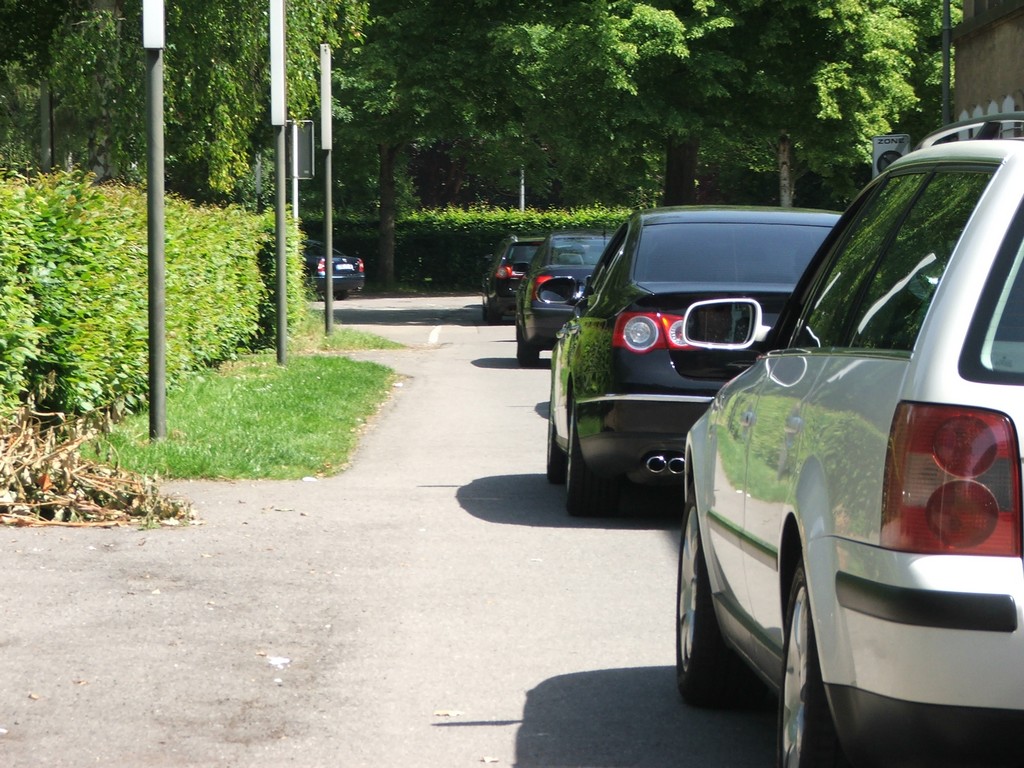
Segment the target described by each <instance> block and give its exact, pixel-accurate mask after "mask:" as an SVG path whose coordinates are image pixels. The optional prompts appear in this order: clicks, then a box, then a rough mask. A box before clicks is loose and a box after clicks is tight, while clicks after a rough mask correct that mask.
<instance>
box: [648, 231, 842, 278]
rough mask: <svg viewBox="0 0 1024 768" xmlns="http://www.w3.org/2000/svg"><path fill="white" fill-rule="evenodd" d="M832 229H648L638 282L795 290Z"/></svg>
mask: <svg viewBox="0 0 1024 768" xmlns="http://www.w3.org/2000/svg"><path fill="white" fill-rule="evenodd" d="M830 229H831V227H829V226H815V225H811V224H765V223H738V222H715V223H713V222H702V223H696V222H691V223H684V222H674V223H665V224H649V225H648V226H646V227H644V231H643V234H642V235H641V237H640V245H639V249H638V251H637V258H636V266H635V269H634V275H633V277H634V279H635V280H636V281H637V282H639V283H642V282H659V283H669V282H679V281H686V282H691V281H694V282H701V283H767V284H772V283H774V284H779V285H795V284H796V281H797V280H798V279H799V278H800V275H801V274H802V273H803V271H804V268H805V267H806V266H807V263H808V262H809V261H810V260H811V257H812V256H813V255H814V252H815V251H816V250H817V249H818V246H819V245H821V242H822V241H823V240H824V239H825V237H826V236H827V235H828V233H829V230H830Z"/></svg>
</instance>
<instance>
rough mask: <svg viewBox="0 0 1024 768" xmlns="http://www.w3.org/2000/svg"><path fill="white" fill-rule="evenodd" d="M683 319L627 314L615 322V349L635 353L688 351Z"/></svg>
mask: <svg viewBox="0 0 1024 768" xmlns="http://www.w3.org/2000/svg"><path fill="white" fill-rule="evenodd" d="M682 339H683V318H682V317H681V316H680V315H668V314H663V313H661V312H623V313H622V314H621V315H619V316H618V317H617V318H616V319H615V332H614V334H613V335H612V346H615V347H620V348H623V349H628V350H630V351H631V352H639V353H643V352H650V351H651V350H652V349H686V348H687V345H686V344H683V341H682Z"/></svg>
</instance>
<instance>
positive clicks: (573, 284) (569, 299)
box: [537, 277, 580, 304]
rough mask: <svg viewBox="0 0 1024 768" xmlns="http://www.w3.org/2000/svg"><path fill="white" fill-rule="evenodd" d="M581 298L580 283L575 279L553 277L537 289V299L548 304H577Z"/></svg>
mask: <svg viewBox="0 0 1024 768" xmlns="http://www.w3.org/2000/svg"><path fill="white" fill-rule="evenodd" d="M579 296H580V286H579V281H578V280H577V279H576V278H574V277H553V278H551V279H550V280H545V281H544V282H543V283H541V284H540V286H539V287H538V289H537V298H539V299H540V300H541V301H543V302H546V303H548V304H575V303H576V302H577V301H579Z"/></svg>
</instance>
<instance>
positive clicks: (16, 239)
mask: <svg viewBox="0 0 1024 768" xmlns="http://www.w3.org/2000/svg"><path fill="white" fill-rule="evenodd" d="M146 220H147V214H146V197H145V194H144V192H141V191H139V190H137V189H133V188H128V187H122V186H116V185H102V186H97V185H95V184H93V183H92V182H91V179H90V178H89V177H88V176H86V175H84V174H77V173H75V174H65V173H56V174H52V175H48V176H41V177H37V178H33V179H24V178H21V177H15V176H11V177H7V178H4V179H2V180H0V408H2V409H3V410H5V411H6V410H8V409H10V408H12V407H14V406H16V405H18V404H19V403H22V402H25V401H27V400H28V399H30V398H31V399H32V400H34V402H35V403H36V405H37V407H39V408H42V409H48V410H55V411H61V412H69V413H81V412H85V411H89V410H92V409H94V408H101V407H107V406H111V405H114V404H116V403H120V404H123V405H124V406H126V407H127V408H129V409H134V408H136V407H137V406H139V405H140V404H142V403H143V402H144V401H145V400H146V398H147V395H148V388H149V385H148V368H149V363H148V348H149V344H148V337H149V319H148V277H147V275H148V257H147V245H146V242H147V229H146ZM289 226H290V228H291V232H290V233H289V236H288V242H289V243H290V244H291V247H290V249H289V277H288V286H289V297H288V302H289V307H290V310H291V311H290V312H289V315H290V316H291V317H290V318H289V319H290V321H291V322H292V323H293V324H294V322H296V321H297V320H298V317H299V315H300V314H301V312H302V311H303V308H304V306H305V302H304V299H305V298H306V297H305V294H304V287H303V278H302V271H301V270H302V267H301V261H300V256H299V251H298V229H297V227H296V226H295V225H294V224H293V223H291V222H290V223H289ZM165 228H166V247H165V254H166V272H165V282H166V293H165V318H166V365H167V380H168V384H169V385H173V383H174V382H175V381H177V380H179V379H180V378H181V377H182V376H184V375H185V374H187V373H188V372H190V371H194V370H197V369H200V368H203V367H207V366H210V365H215V364H217V363H219V362H222V361H224V360H226V359H229V358H230V357H232V356H234V355H236V354H237V353H238V352H239V351H242V350H250V349H253V348H255V347H256V346H258V345H259V344H261V343H263V342H265V340H266V339H268V338H271V339H272V338H274V334H275V320H274V318H275V317H276V312H275V309H274V299H273V295H274V285H275V278H274V274H273V273H274V258H273V253H274V238H273V232H274V221H273V215H272V213H271V214H268V215H265V216H255V215H252V214H248V213H245V212H243V211H242V210H240V209H236V208H205V207H204V208H199V207H195V206H193V205H190V204H188V203H185V202H184V201H182V200H179V199H176V198H172V197H169V198H168V199H167V200H166V203H165ZM261 267H262V268H261Z"/></svg>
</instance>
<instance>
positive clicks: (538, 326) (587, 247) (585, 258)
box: [516, 230, 610, 367]
mask: <svg viewBox="0 0 1024 768" xmlns="http://www.w3.org/2000/svg"><path fill="white" fill-rule="evenodd" d="M609 236H610V234H609V233H607V232H602V231H599V230H574V231H569V230H565V231H558V232H552V233H551V234H549V235H548V236H547V237H546V238H545V239H544V242H543V243H541V245H540V247H539V248H538V249H537V252H536V253H535V254H534V255H533V259H532V261H531V262H530V267H529V269H528V270H527V272H526V275H525V276H524V277H523V279H522V281H521V282H520V284H519V288H518V290H517V291H516V360H517V361H518V362H519V364H520V365H521V366H524V367H528V366H531V365H536V364H537V362H538V360H540V353H541V351H542V350H548V349H551V348H552V347H553V346H554V345H555V334H556V333H557V332H558V329H559V328H561V327H562V324H563V323H565V321H566V320H568V319H569V318H570V317H572V311H573V302H574V301H575V299H577V298H579V295H580V293H581V291H582V290H583V285H584V283H585V282H586V279H587V278H588V277H589V276H590V273H591V272H592V271H593V269H594V265H595V264H597V260H598V259H599V258H600V256H601V252H602V251H603V250H604V246H605V244H606V243H607V242H608V238H609Z"/></svg>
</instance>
